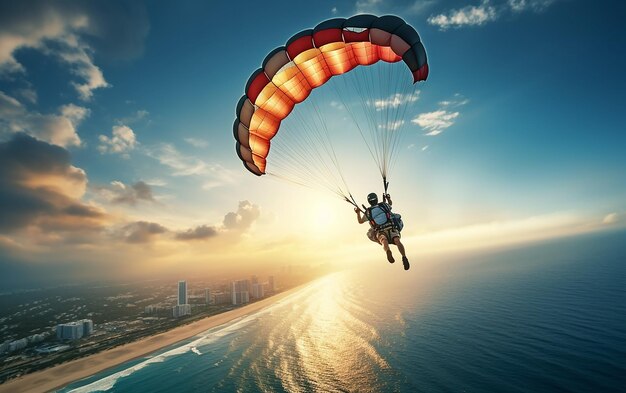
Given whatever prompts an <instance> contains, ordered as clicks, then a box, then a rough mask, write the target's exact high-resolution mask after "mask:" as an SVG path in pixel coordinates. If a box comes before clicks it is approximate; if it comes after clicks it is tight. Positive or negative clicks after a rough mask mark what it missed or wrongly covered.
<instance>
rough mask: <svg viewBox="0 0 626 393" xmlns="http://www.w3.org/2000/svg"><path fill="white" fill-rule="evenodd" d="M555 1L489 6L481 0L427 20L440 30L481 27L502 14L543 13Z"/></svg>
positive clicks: (521, 0)
mask: <svg viewBox="0 0 626 393" xmlns="http://www.w3.org/2000/svg"><path fill="white" fill-rule="evenodd" d="M556 1H557V0H507V1H506V2H504V1H501V2H497V4H495V5H491V3H490V1H489V0H483V2H482V3H481V4H480V5H478V6H473V5H468V6H466V7H463V8H460V9H455V10H450V11H448V12H447V13H441V14H438V15H434V16H431V17H429V18H428V23H430V24H431V25H435V26H439V28H440V29H441V30H447V29H449V28H461V27H465V26H482V25H484V24H486V23H488V22H492V21H495V20H496V19H498V18H500V17H501V16H502V15H503V14H506V13H513V14H519V13H522V12H525V11H533V12H543V11H544V10H545V9H546V8H548V7H549V6H550V5H552V4H554V3H555V2H556Z"/></svg>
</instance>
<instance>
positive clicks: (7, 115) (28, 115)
mask: <svg viewBox="0 0 626 393" xmlns="http://www.w3.org/2000/svg"><path fill="white" fill-rule="evenodd" d="M87 116H89V110H88V109H87V108H83V107H81V106H77V105H74V104H68V105H64V106H61V107H60V108H59V113H58V114H42V113H39V112H36V111H28V110H27V109H26V108H25V107H24V106H23V105H22V104H21V103H20V102H19V101H18V100H16V99H15V98H13V97H10V96H8V95H6V94H5V93H3V92H2V91H0V132H2V131H3V132H11V133H12V132H24V133H26V134H29V135H31V136H33V137H35V138H37V139H39V140H42V141H44V142H48V143H51V144H54V145H58V146H63V147H67V146H80V144H81V140H80V138H79V136H78V133H77V132H76V128H77V127H78V125H79V124H80V123H81V122H82V121H83V120H84V119H85V118H86V117H87Z"/></svg>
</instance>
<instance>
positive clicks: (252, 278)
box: [250, 275, 259, 285]
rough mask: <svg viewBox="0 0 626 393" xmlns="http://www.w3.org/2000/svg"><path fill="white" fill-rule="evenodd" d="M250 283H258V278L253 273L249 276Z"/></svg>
mask: <svg viewBox="0 0 626 393" xmlns="http://www.w3.org/2000/svg"><path fill="white" fill-rule="evenodd" d="M250 283H251V284H252V285H254V284H258V283H259V278H258V277H257V276H255V275H253V276H252V277H250Z"/></svg>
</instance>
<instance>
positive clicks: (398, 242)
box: [393, 236, 406, 257]
mask: <svg viewBox="0 0 626 393" xmlns="http://www.w3.org/2000/svg"><path fill="white" fill-rule="evenodd" d="M393 243H394V244H395V245H396V246H397V247H398V250H399V251H400V254H402V256H403V257H404V256H406V253H405V252H404V245H403V244H402V242H401V241H400V238H399V237H398V236H396V237H394V238H393Z"/></svg>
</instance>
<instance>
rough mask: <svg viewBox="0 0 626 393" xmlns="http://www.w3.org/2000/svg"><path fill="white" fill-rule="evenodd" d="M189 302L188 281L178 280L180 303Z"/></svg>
mask: <svg viewBox="0 0 626 393" xmlns="http://www.w3.org/2000/svg"><path fill="white" fill-rule="evenodd" d="M181 304H187V281H184V280H183V281H179V282H178V305H179V306H180V305H181Z"/></svg>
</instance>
